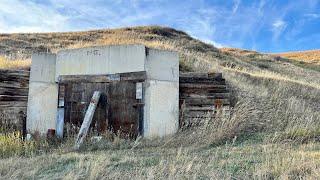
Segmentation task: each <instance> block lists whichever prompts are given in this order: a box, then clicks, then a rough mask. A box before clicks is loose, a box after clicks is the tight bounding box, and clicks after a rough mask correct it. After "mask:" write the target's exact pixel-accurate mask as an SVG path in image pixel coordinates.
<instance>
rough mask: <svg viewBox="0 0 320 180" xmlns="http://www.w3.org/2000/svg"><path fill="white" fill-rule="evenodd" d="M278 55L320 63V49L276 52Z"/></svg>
mask: <svg viewBox="0 0 320 180" xmlns="http://www.w3.org/2000/svg"><path fill="white" fill-rule="evenodd" d="M274 55H278V56H281V57H284V58H288V59H294V60H298V61H304V62H306V63H310V64H317V65H320V50H319V49H318V50H309V51H296V52H284V53H276V54H274Z"/></svg>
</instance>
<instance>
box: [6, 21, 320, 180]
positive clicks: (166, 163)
mask: <svg viewBox="0 0 320 180" xmlns="http://www.w3.org/2000/svg"><path fill="white" fill-rule="evenodd" d="M133 43H141V44H145V45H146V46H149V47H154V48H160V49H168V50H174V51H178V52H179V55H180V70H182V71H201V72H209V71H210V72H211V71H214V72H222V73H223V76H224V77H225V79H226V81H227V83H228V85H229V86H230V89H231V91H232V99H231V100H232V104H233V109H232V111H231V113H232V114H231V118H230V119H225V118H224V117H223V116H221V117H217V118H216V119H215V120H214V121H213V122H208V123H207V124H206V125H205V126H202V127H199V128H194V129H189V130H187V131H183V132H179V133H178V134H177V135H175V136H173V137H168V138H165V139H156V140H152V141H151V140H144V139H138V140H136V141H135V142H128V141H125V140H120V139H118V138H112V141H111V142H110V141H107V140H106V141H103V142H101V143H98V144H91V145H88V146H86V147H85V148H84V149H83V151H82V153H74V152H70V151H69V150H70V146H69V145H68V143H63V144H61V145H59V147H54V148H52V147H51V146H50V145H45V147H47V148H43V146H44V145H39V144H32V145H30V144H29V145H26V146H25V147H30V151H28V152H25V149H24V148H21V149H19V150H16V151H12V150H11V151H10V147H12V146H10V145H8V144H10V143H8V144H7V146H0V147H1V148H2V149H0V152H2V154H1V155H2V157H7V158H5V159H0V176H2V177H4V178H19V177H21V176H26V177H30V178H50V177H52V176H57V177H64V178H92V179H94V178H101V177H109V178H111V177H115V178H117V177H118V178H134V179H140V178H146V177H154V178H156V179H158V178H173V177H177V178H193V177H195V178H209V177H213V178H216V179H220V178H227V179H232V178H245V179H252V178H256V179H273V178H281V179H282V178H288V179H290V178H294V177H298V178H299V177H300V178H302V177H307V178H311V179H313V178H314V179H317V178H320V174H319V172H320V152H319V149H320V143H319V141H320V71H318V70H317V69H315V68H313V66H312V67H310V66H302V65H301V64H299V63H296V60H291V59H286V58H276V57H275V55H269V54H262V53H258V52H254V51H247V50H240V49H232V48H223V49H217V48H215V47H214V46H212V45H209V44H205V43H203V42H201V41H199V40H196V39H194V38H192V37H190V36H189V35H188V34H186V33H184V32H182V31H178V30H175V29H171V28H166V27H157V26H151V27H133V28H122V29H113V30H96V31H87V32H68V33H39V34H1V35H0V47H1V48H0V54H2V56H3V58H2V59H3V60H2V61H3V63H1V61H0V66H2V67H9V68H27V67H28V63H30V60H29V62H28V61H24V60H25V59H26V60H28V59H30V55H31V52H41V51H45V52H49V51H51V52H56V51H58V50H59V49H64V48H79V47H86V46H93V45H109V44H133ZM14 59H20V60H18V61H17V62H16V63H13V62H12V61H13V60H14ZM21 59H22V60H21ZM26 62H27V63H26ZM9 63H13V64H12V65H10V66H9V65H8V64H9ZM1 64H2V65H1ZM19 64H20V65H21V66H19ZM6 65H7V66H6ZM315 66H316V65H315ZM106 139H107V138H106ZM0 143H1V141H0ZM12 144H15V143H12ZM0 145H3V144H0ZM39 147H41V148H39ZM16 149H17V148H16ZM44 149H45V150H44ZM8 151H9V152H10V153H8ZM21 154H23V155H22V158H19V156H21ZM48 157H49V160H48Z"/></svg>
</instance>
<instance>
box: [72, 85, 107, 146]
mask: <svg viewBox="0 0 320 180" xmlns="http://www.w3.org/2000/svg"><path fill="white" fill-rule="evenodd" d="M100 95H101V92H100V91H95V92H94V93H93V96H92V98H91V102H90V104H89V107H88V110H87V112H86V115H85V116H84V119H83V123H82V125H81V128H80V131H79V134H78V136H77V139H76V142H75V147H74V148H75V149H76V150H78V149H79V148H80V146H81V144H82V143H83V140H84V139H85V137H86V136H87V134H88V131H89V128H90V124H91V122H92V118H93V115H94V112H95V110H96V107H97V105H98V102H99V99H100Z"/></svg>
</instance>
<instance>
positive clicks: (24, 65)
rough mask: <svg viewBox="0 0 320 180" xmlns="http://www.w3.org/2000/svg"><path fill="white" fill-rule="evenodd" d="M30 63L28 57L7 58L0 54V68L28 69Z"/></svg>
mask: <svg viewBox="0 0 320 180" xmlns="http://www.w3.org/2000/svg"><path fill="white" fill-rule="evenodd" d="M30 65H31V60H30V59H29V60H28V59H23V60H22V59H21V60H20V59H18V60H8V59H7V58H5V57H2V56H0V69H28V68H29V67H30Z"/></svg>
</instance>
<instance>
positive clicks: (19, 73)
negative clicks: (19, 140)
mask: <svg viewBox="0 0 320 180" xmlns="http://www.w3.org/2000/svg"><path fill="white" fill-rule="evenodd" d="M29 75H30V72H29V71H25V70H3V69H2V70H0V129H1V130H2V131H17V130H22V129H23V122H22V119H21V116H23V115H25V114H26V111H27V99H28V87H29Z"/></svg>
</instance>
